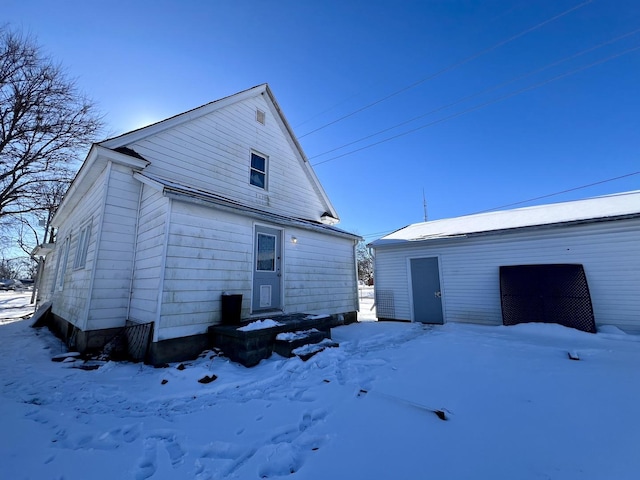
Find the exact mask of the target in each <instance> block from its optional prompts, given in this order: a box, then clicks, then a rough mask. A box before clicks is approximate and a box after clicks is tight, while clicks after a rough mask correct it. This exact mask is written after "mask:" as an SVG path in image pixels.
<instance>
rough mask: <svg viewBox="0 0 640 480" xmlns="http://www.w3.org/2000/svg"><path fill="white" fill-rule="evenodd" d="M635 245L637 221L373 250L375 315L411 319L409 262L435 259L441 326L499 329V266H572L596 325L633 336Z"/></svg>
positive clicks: (639, 254)
mask: <svg viewBox="0 0 640 480" xmlns="http://www.w3.org/2000/svg"><path fill="white" fill-rule="evenodd" d="M639 238H640V218H630V219H620V220H612V221H601V222H594V223H581V224H573V225H572V224H563V225H555V226H554V225H551V226H546V227H537V228H536V227H531V228H523V229H518V230H512V231H502V232H494V233H492V234H487V235H476V236H467V237H458V238H450V239H434V240H424V241H413V242H402V243H396V244H393V245H385V246H378V247H376V248H375V289H376V303H377V304H379V305H378V315H379V316H380V317H386V318H393V319H396V320H407V321H413V320H414V318H413V299H412V294H411V274H410V267H409V264H410V263H409V262H410V259H412V258H421V257H438V259H439V265H440V282H441V292H442V308H443V314H444V319H445V322H470V323H480V324H489V325H498V324H501V323H502V310H501V303H500V279H499V267H500V266H502V265H527V264H550V263H573V264H582V265H583V266H584V269H585V273H586V276H587V281H588V283H589V290H590V293H591V299H592V303H593V309H594V315H595V320H596V325H615V326H617V327H619V328H621V329H622V330H625V331H627V332H630V333H640V295H638V292H640V241H639ZM380 304H382V307H383V308H382V311H381V309H380ZM385 308H386V310H385Z"/></svg>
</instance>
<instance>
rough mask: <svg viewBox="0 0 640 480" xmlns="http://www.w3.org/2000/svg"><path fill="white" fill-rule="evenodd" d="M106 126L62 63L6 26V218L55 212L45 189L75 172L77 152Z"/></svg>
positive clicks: (1, 182)
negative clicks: (48, 202) (56, 61)
mask: <svg viewBox="0 0 640 480" xmlns="http://www.w3.org/2000/svg"><path fill="white" fill-rule="evenodd" d="M101 128H102V118H101V116H99V115H98V114H97V112H96V108H95V106H94V104H93V103H92V102H91V101H90V100H88V99H87V98H86V97H85V96H84V95H82V94H81V93H80V92H79V91H78V89H77V88H76V85H75V83H74V82H73V81H72V80H70V79H68V78H67V76H66V75H65V73H64V71H63V70H62V68H61V67H60V65H58V64H56V63H54V62H53V60H52V59H51V58H50V57H48V56H46V55H44V54H43V52H42V50H41V48H40V47H39V46H38V45H37V44H36V43H35V41H34V40H33V39H32V38H29V37H25V36H23V35H22V34H19V33H16V32H14V31H11V30H9V29H8V28H7V27H0V219H3V218H6V217H8V216H10V217H14V218H18V217H19V216H20V215H24V214H28V213H31V212H37V211H40V212H45V213H44V214H43V215H50V214H51V212H52V211H51V210H50V205H49V204H47V201H46V199H45V198H44V193H43V192H46V191H49V190H51V189H55V188H54V187H53V185H56V184H58V183H59V182H63V183H64V182H68V181H69V179H70V178H72V176H73V171H74V170H75V166H76V165H74V163H75V160H76V159H77V155H76V154H77V152H78V151H79V149H81V148H85V149H86V147H87V146H88V145H89V144H90V143H91V142H92V141H95V140H96V138H97V135H98V133H99V132H100V130H101ZM56 206H57V205H56Z"/></svg>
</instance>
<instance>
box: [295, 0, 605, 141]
mask: <svg viewBox="0 0 640 480" xmlns="http://www.w3.org/2000/svg"><path fill="white" fill-rule="evenodd" d="M592 2H593V0H587V1H585V2H582V3H580V4H578V5H576V6H574V7H571V8H570V9H568V10H565V11H564V12H562V13H559V14H557V15H554V16H553V17H551V18H548V19H546V20H544V21H542V22H540V23H538V24H536V25H534V26H533V27H529V28H527V29H525V30H522V31H521V32H519V33H517V34H515V35H513V36H511V37H509V38H507V39H506V40H502V41H500V42H498V43H496V44H494V45H492V46H490V47H488V48H485V49H484V50H480V51H479V52H476V53H474V54H473V55H471V56H469V57H466V58H464V59H463V60H460V61H459V62H456V63H453V64H451V65H449V66H447V67H445V68H443V69H441V70H439V71H437V72H436V73H433V74H431V75H429V76H427V77H424V78H422V79H420V80H418V81H416V82H414V83H412V84H410V85H407V86H406V87H403V88H401V89H400V90H396V91H395V92H393V93H390V94H389V95H387V96H385V97H382V98H380V99H378V100H376V101H375V102H372V103H369V104H367V105H365V106H364V107H360V108H359V109H357V110H354V111H353V112H351V113H348V114H346V115H343V116H342V117H339V118H337V119H336V120H333V121H331V122H329V123H326V124H324V125H322V126H320V127H318V128H316V129H314V130H311V131H309V132H307V133H305V134H304V135H300V136H299V137H298V138H304V137H306V136H307V135H311V134H312V133H315V132H318V131H320V130H323V129H325V128H327V127H329V126H331V125H334V124H336V123H338V122H341V121H342V120H345V119H347V118H349V117H352V116H353V115H356V114H358V113H360V112H362V111H364V110H367V109H369V108H371V107H373V106H375V105H378V104H379V103H382V102H384V101H385V100H388V99H390V98H392V97H395V96H396V95H399V94H401V93H404V92H406V91H407V90H411V89H412V88H415V87H417V86H418V85H421V84H422V83H424V82H427V81H429V80H433V79H434V78H437V77H439V76H441V75H443V74H445V73H447V72H450V71H451V70H454V69H456V68H458V67H460V66H462V65H464V64H466V63H469V62H470V61H472V60H475V59H476V58H479V57H481V56H483V55H486V54H487V53H489V52H491V51H493V50H496V49H497V48H500V47H502V46H504V45H506V44H507V43H510V42H512V41H514V40H516V39H518V38H520V37H522V36H524V35H526V34H528V33H531V32H533V31H535V30H537V29H539V28H541V27H543V26H544V25H546V24H548V23H551V22H553V21H555V20H557V19H559V18H561V17H564V16H565V15H568V14H569V13H571V12H573V11H575V10H578V9H579V8H582V7H584V6H585V5H587V4H589V3H592Z"/></svg>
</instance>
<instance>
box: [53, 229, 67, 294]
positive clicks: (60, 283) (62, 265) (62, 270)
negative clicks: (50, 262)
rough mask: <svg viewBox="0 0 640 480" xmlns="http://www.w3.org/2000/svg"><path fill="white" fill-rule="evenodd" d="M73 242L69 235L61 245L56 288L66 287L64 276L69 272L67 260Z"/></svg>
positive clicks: (59, 289)
mask: <svg viewBox="0 0 640 480" xmlns="http://www.w3.org/2000/svg"><path fill="white" fill-rule="evenodd" d="M70 244H71V236H70V235H67V236H66V238H65V239H64V242H63V243H62V247H60V256H59V257H58V262H57V264H56V278H55V282H54V289H56V290H57V291H62V289H63V288H64V276H65V274H66V273H67V262H68V260H69V246H70Z"/></svg>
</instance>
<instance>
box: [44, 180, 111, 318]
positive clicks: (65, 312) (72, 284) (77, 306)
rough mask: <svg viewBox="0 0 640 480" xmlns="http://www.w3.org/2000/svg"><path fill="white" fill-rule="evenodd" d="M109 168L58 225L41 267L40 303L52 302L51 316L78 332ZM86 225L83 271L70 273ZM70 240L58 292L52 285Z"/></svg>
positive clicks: (102, 211)
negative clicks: (50, 250)
mask: <svg viewBox="0 0 640 480" xmlns="http://www.w3.org/2000/svg"><path fill="white" fill-rule="evenodd" d="M108 175H109V168H108V167H107V168H105V169H103V170H102V172H101V173H100V174H99V175H98V176H97V178H96V180H95V182H94V186H93V188H92V189H90V190H89V191H88V192H87V193H86V194H85V195H84V196H83V197H82V199H81V201H80V202H78V205H77V207H76V208H75V209H74V211H73V212H72V214H71V215H70V216H69V218H68V219H67V221H66V222H65V223H64V225H61V226H60V228H59V230H58V233H57V237H56V250H55V251H54V252H53V254H51V255H48V256H47V259H46V264H45V279H46V280H45V282H44V283H43V285H41V286H40V299H41V301H47V300H51V301H52V312H53V313H54V314H56V315H58V316H60V317H62V318H64V319H66V320H67V321H69V322H70V323H72V324H73V325H75V326H77V327H79V328H85V326H86V319H87V308H88V302H89V298H90V285H91V276H92V272H93V270H94V268H96V263H97V262H96V246H97V239H98V232H99V231H100V224H101V222H102V220H103V215H104V210H103V208H104V198H105V188H106V182H107V178H108ZM87 223H90V224H91V235H90V237H89V243H88V250H87V256H86V261H85V264H84V267H82V268H76V269H74V268H73V266H74V261H75V258H76V255H77V253H78V237H79V233H80V229H81V228H82V227H83V226H84V225H86V224H87ZM67 237H68V238H69V239H70V247H69V255H68V257H67V262H66V263H67V264H66V267H65V269H64V270H65V274H64V283H63V288H62V290H59V289H58V287H57V286H56V287H55V289H54V290H53V291H52V286H53V282H54V281H55V272H56V265H57V263H58V257H59V256H60V255H61V253H62V252H61V251H60V250H61V249H62V247H63V245H64V241H65V239H66V238H67Z"/></svg>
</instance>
